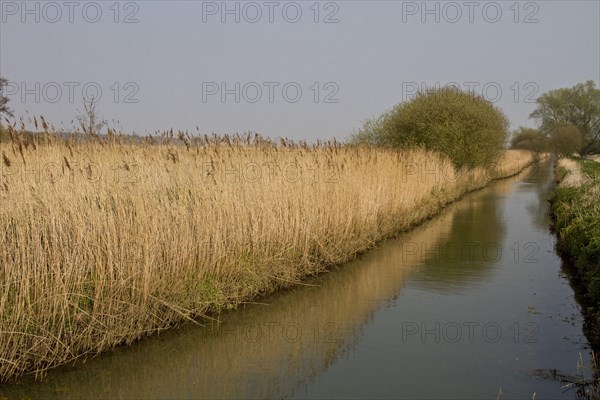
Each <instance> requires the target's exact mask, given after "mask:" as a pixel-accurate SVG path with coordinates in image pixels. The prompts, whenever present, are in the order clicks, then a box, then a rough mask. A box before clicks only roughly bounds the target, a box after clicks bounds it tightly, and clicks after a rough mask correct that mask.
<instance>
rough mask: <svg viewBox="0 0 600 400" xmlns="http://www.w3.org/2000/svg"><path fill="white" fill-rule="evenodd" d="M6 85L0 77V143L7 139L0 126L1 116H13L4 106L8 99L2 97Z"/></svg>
mask: <svg viewBox="0 0 600 400" xmlns="http://www.w3.org/2000/svg"><path fill="white" fill-rule="evenodd" d="M7 83H8V79H6V78H3V77H2V76H0V142H1V141H3V140H6V137H7V134H6V132H4V127H3V126H2V114H6V115H8V116H9V117H12V116H13V113H12V110H11V109H10V108H8V106H7V105H6V104H7V103H8V101H9V100H10V99H9V98H8V97H6V96H5V95H4V87H5V86H6V84H7Z"/></svg>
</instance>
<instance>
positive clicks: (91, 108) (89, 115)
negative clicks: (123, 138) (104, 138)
mask: <svg viewBox="0 0 600 400" xmlns="http://www.w3.org/2000/svg"><path fill="white" fill-rule="evenodd" d="M96 104H97V100H96V99H95V98H94V97H92V98H91V99H85V98H84V99H83V109H84V111H83V112H81V111H79V113H78V115H77V121H79V126H80V127H81V129H82V130H83V133H84V134H86V135H90V136H97V135H98V133H100V131H101V130H102V128H104V127H105V126H106V125H107V123H106V121H105V120H103V119H100V117H99V116H98V114H97V112H96Z"/></svg>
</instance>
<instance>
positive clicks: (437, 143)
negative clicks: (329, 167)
mask: <svg viewBox="0 0 600 400" xmlns="http://www.w3.org/2000/svg"><path fill="white" fill-rule="evenodd" d="M507 127H508V120H507V118H506V116H505V115H504V114H503V113H502V111H500V110H499V109H498V108H496V107H495V106H494V105H493V104H492V103H490V102H489V101H487V100H485V99H484V98H483V97H482V96H479V95H475V94H473V93H468V92H464V91H461V90H458V89H456V88H443V89H438V90H432V91H429V92H426V93H420V94H418V95H417V96H416V97H415V98H414V99H412V100H411V101H408V102H405V103H400V104H398V105H396V106H395V107H393V108H392V109H391V110H389V111H387V112H385V113H383V114H382V115H381V116H379V117H377V118H375V119H369V120H367V121H366V122H365V123H364V125H363V127H362V128H361V129H360V130H359V131H358V132H357V133H355V134H354V135H353V138H352V141H353V142H354V143H362V144H370V145H378V146H384V147H395V148H415V147H424V148H426V149H428V150H433V151H437V152H440V153H442V154H445V155H447V156H448V157H450V159H451V160H452V161H453V162H454V164H455V165H456V166H457V167H463V166H466V167H477V166H490V165H493V164H495V163H496V162H497V161H498V157H499V156H500V154H501V150H502V149H503V147H504V145H505V143H506V140H507Z"/></svg>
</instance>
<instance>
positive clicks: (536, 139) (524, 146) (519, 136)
mask: <svg viewBox="0 0 600 400" xmlns="http://www.w3.org/2000/svg"><path fill="white" fill-rule="evenodd" d="M510 147H511V149H518V150H529V151H533V152H534V153H542V152H545V151H547V150H548V147H549V144H548V138H547V137H546V135H544V134H543V133H542V132H541V131H540V130H538V129H534V128H526V127H523V126H520V127H519V129H517V130H516V131H514V132H513V133H512V135H511V138H510Z"/></svg>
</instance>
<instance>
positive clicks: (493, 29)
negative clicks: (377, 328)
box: [0, 0, 600, 141]
mask: <svg viewBox="0 0 600 400" xmlns="http://www.w3.org/2000/svg"><path fill="white" fill-rule="evenodd" d="M0 76H4V77H5V78H7V79H8V80H9V81H10V83H9V85H8V86H7V87H6V90H5V91H6V94H8V97H9V98H10V102H9V105H10V107H11V108H12V109H13V110H14V112H15V115H16V116H17V117H21V116H24V117H28V116H32V115H43V116H44V117H45V118H46V119H47V120H48V121H51V122H52V123H53V124H54V125H55V126H56V127H57V128H64V129H69V128H71V127H72V126H73V125H74V124H73V122H72V121H73V120H74V117H75V116H76V115H77V113H78V110H81V109H82V100H83V98H84V97H85V96H87V97H88V98H90V97H96V98H97V99H98V111H99V114H100V115H101V116H102V117H103V118H104V119H106V120H107V121H108V122H109V125H110V126H111V127H113V128H116V129H122V130H123V131H125V132H128V133H133V132H135V133H137V134H140V135H144V134H148V133H154V132H155V131H157V130H164V129H170V128H173V129H175V130H179V129H181V130H186V129H187V130H190V131H193V132H197V129H199V132H200V133H212V132H216V133H221V134H222V133H231V132H247V131H253V132H259V133H261V134H263V135H266V136H271V137H277V136H284V137H288V138H290V139H294V140H301V139H304V140H309V141H314V140H315V139H317V138H320V139H331V138H334V137H335V138H337V139H342V140H343V139H345V138H347V137H348V135H349V134H350V133H351V132H352V131H353V129H356V128H359V127H360V125H361V123H362V121H364V120H365V119H366V118H369V117H373V116H376V115H379V114H381V113H382V112H383V111H385V110H387V109H389V108H390V107H392V106H394V105H395V104H397V103H399V102H402V101H406V100H410V98H411V97H412V96H414V93H415V92H416V90H419V89H427V88H432V87H443V86H447V85H454V86H458V87H460V88H462V89H465V90H473V91H474V92H475V93H477V94H481V95H482V96H484V97H485V98H486V99H488V100H490V101H492V102H493V103H494V104H496V105H497V106H498V107H500V108H501V109H502V110H504V112H505V113H506V115H507V116H508V118H509V120H510V121H511V128H513V129H514V128H516V127H518V126H521V125H523V126H536V122H535V121H534V120H532V119H529V118H528V116H529V114H530V113H531V112H532V111H533V110H534V109H535V99H536V98H537V97H538V96H539V95H541V94H543V93H544V92H547V91H549V90H553V89H557V88H561V87H571V86H573V85H575V84H577V83H579V82H585V81H587V80H593V81H595V82H596V84H597V85H598V86H600V1H598V0H593V1H519V2H517V1H496V2H493V1H456V2H437V1H427V2H424V1H415V2H413V1H361V0H357V1H352V0H351V1H318V2H317V1H315V0H309V1H296V2H293V1H256V2H253V1H239V2H238V1H227V2H223V1H217V2H211V1H120V2H117V1H114V0H110V1H96V2H88V1H49V2H47V1H43V2H40V1H4V0H1V1H0Z"/></svg>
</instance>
